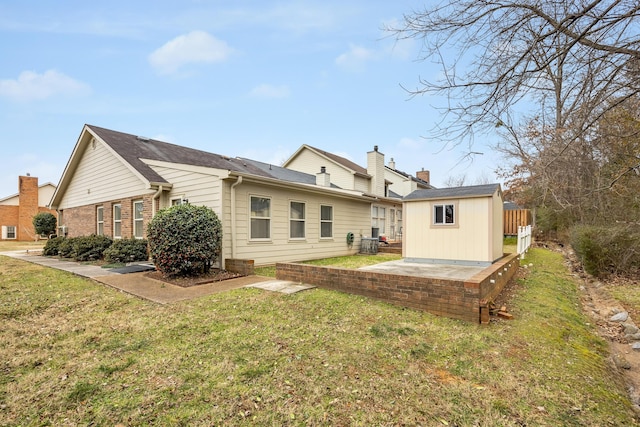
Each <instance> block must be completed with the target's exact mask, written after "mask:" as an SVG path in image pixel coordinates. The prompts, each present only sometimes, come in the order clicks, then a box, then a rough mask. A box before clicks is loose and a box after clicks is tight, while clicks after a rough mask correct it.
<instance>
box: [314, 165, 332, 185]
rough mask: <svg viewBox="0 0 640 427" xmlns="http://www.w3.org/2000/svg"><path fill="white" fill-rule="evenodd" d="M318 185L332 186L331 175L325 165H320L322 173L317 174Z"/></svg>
mask: <svg viewBox="0 0 640 427" xmlns="http://www.w3.org/2000/svg"><path fill="white" fill-rule="evenodd" d="M316 185H320V186H322V187H331V175H330V174H328V173H327V168H326V167H325V166H320V173H317V174H316Z"/></svg>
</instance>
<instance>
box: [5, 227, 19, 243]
mask: <svg viewBox="0 0 640 427" xmlns="http://www.w3.org/2000/svg"><path fill="white" fill-rule="evenodd" d="M10 228H13V237H9V229H10ZM2 238H3V239H5V240H16V239H17V238H18V227H17V226H15V225H3V226H2Z"/></svg>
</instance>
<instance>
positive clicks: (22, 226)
mask: <svg viewBox="0 0 640 427" xmlns="http://www.w3.org/2000/svg"><path fill="white" fill-rule="evenodd" d="M18 203H19V206H18V224H17V225H18V227H17V229H16V238H17V240H31V239H33V238H35V230H34V228H33V216H34V215H35V214H37V213H38V178H37V177H34V176H30V175H29V174H27V176H19V177H18Z"/></svg>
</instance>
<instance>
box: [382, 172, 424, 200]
mask: <svg viewBox="0 0 640 427" xmlns="http://www.w3.org/2000/svg"><path fill="white" fill-rule="evenodd" d="M384 179H385V180H387V181H390V182H391V184H389V190H391V191H393V192H394V193H396V194H399V195H401V196H406V195H407V194H409V193H411V192H412V191H414V190H415V189H416V188H417V185H416V184H415V182H413V181H411V180H410V179H408V178H407V177H405V176H402V175H400V174H398V173H396V172H394V171H392V170H389V169H387V168H385V170H384Z"/></svg>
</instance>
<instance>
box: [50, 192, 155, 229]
mask: <svg viewBox="0 0 640 427" xmlns="http://www.w3.org/2000/svg"><path fill="white" fill-rule="evenodd" d="M152 199H153V195H152V194H145V195H141V196H137V197H128V198H124V199H118V200H109V201H106V202H104V203H97V204H92V205H85V206H79V207H76V208H67V209H64V210H63V212H62V221H61V223H60V224H59V225H66V226H67V233H68V234H67V235H68V237H77V236H87V235H89V234H95V233H96V231H97V216H96V208H97V207H98V206H102V207H103V219H104V234H105V236H109V237H113V206H114V205H116V204H120V207H121V211H120V214H121V215H120V218H121V233H122V237H123V238H125V239H126V238H131V237H133V202H134V201H138V200H142V205H143V211H142V217H143V230H144V231H143V237H145V238H146V235H147V224H148V223H149V221H150V220H151V218H152V209H151V203H152Z"/></svg>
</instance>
